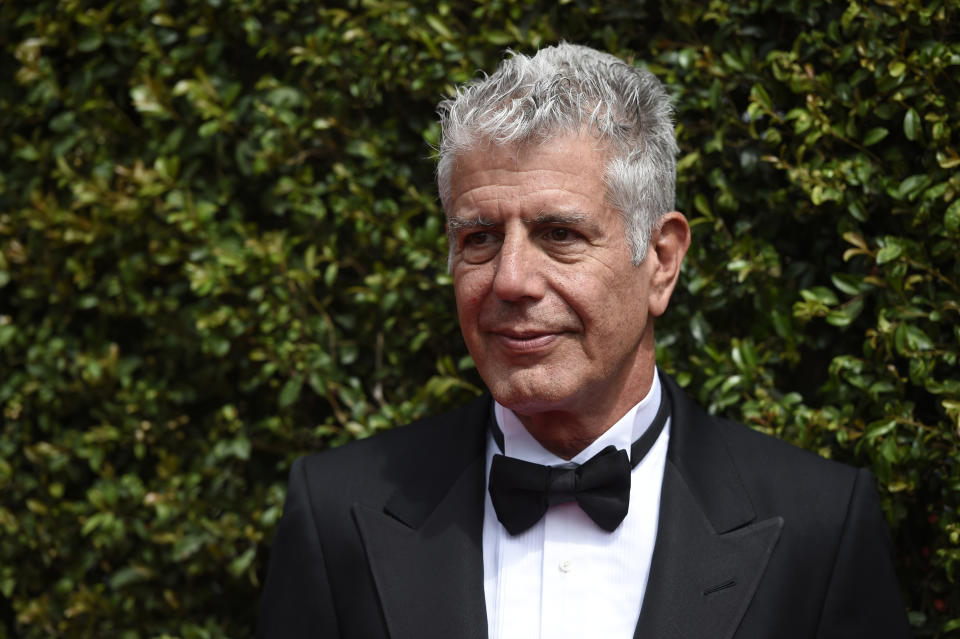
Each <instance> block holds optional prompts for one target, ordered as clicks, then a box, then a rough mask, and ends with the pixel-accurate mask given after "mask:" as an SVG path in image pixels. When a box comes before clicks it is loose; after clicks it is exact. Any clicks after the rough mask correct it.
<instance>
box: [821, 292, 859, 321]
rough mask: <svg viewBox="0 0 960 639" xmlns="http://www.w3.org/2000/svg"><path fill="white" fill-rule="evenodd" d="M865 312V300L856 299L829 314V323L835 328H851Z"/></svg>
mask: <svg viewBox="0 0 960 639" xmlns="http://www.w3.org/2000/svg"><path fill="white" fill-rule="evenodd" d="M862 311H863V299H862V298H856V299H854V300H851V301H850V302H847V303H846V304H844V305H843V306H840V307H839V308H836V309H833V310H831V311H830V312H829V313H827V318H826V319H827V323H829V324H832V325H833V326H849V325H850V324H851V323H852V322H853V320H855V319H857V317H859V315H860V313H861V312H862Z"/></svg>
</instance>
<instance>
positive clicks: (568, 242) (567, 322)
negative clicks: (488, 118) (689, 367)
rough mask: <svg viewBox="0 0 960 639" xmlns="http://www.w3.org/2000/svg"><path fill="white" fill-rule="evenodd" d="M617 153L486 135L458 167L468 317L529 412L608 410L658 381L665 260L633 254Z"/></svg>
mask: <svg viewBox="0 0 960 639" xmlns="http://www.w3.org/2000/svg"><path fill="white" fill-rule="evenodd" d="M605 159H606V157H605V154H604V153H603V151H602V149H600V148H599V143H598V142H597V141H596V140H594V139H593V138H591V137H590V136H582V137H581V136H573V135H570V136H566V137H561V138H557V139H554V140H551V141H549V142H547V143H545V144H541V145H532V146H527V147H522V148H520V149H518V148H516V147H513V146H495V145H490V146H481V147H479V148H477V149H476V150H474V151H470V152H467V153H465V154H464V155H462V156H461V157H459V158H458V159H457V163H456V165H455V168H454V171H453V174H452V180H451V187H452V188H451V198H450V201H449V210H448V226H449V231H450V236H451V242H452V262H451V265H452V270H453V278H454V290H455V293H456V299H457V311H458V313H459V316H460V327H461V330H462V331H463V337H464V340H465V341H466V344H467V348H468V349H469V350H470V354H471V355H472V356H473V359H474V361H475V362H476V364H477V368H478V369H479V372H480V375H481V377H483V379H484V381H485V382H486V383H487V386H488V387H489V388H490V390H491V392H492V393H493V396H494V397H495V398H496V399H497V401H499V402H500V403H502V404H503V405H505V406H507V407H508V408H511V409H512V410H514V411H515V412H517V413H518V414H520V415H521V416H529V415H533V414H537V413H544V412H548V411H563V412H572V413H578V414H581V415H586V414H589V413H590V412H591V411H593V412H597V411H599V412H601V413H603V412H605V411H607V410H608V409H611V408H612V405H611V402H613V403H616V404H620V403H622V400H623V399H624V398H629V399H630V401H629V403H627V404H626V405H625V406H626V407H629V406H631V405H632V404H633V403H636V402H637V401H639V400H640V399H641V398H642V397H643V394H644V393H645V392H646V391H647V389H648V388H649V382H650V379H651V376H652V371H653V322H652V321H651V320H650V318H649V317H648V307H649V299H648V298H649V296H650V290H651V287H650V282H651V275H652V273H653V269H654V268H655V267H652V266H650V262H651V259H650V257H649V256H648V258H647V260H645V261H644V263H643V264H641V265H640V266H639V267H635V266H633V265H632V264H631V254H630V248H629V245H628V244H627V241H626V236H625V230H624V223H623V220H622V219H621V217H620V215H619V213H618V212H617V211H616V210H614V209H613V208H611V207H610V206H609V205H608V204H607V201H606V198H605V194H606V186H605V185H604V182H603V177H602V176H603V170H604V166H605ZM624 410H625V409H624Z"/></svg>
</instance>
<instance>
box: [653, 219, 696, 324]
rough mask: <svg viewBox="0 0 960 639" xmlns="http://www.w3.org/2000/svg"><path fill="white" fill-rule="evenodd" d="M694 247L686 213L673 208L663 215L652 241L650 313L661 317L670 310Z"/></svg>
mask: <svg viewBox="0 0 960 639" xmlns="http://www.w3.org/2000/svg"><path fill="white" fill-rule="evenodd" d="M688 248H690V225H689V224H688V223H687V218H685V217H684V216H683V214H682V213H678V212H677V211H672V212H670V213H667V214H666V215H664V216H663V217H661V218H660V223H659V226H658V228H656V229H654V233H653V237H652V238H651V240H650V250H649V252H648V253H647V261H649V262H650V264H649V268H650V292H649V296H650V299H649V306H648V308H649V310H650V315H652V316H654V317H660V316H661V315H663V313H664V312H665V311H666V310H667V305H668V304H669V303H670V296H671V295H672V294H673V288H674V286H676V285H677V279H678V278H679V277H680V264H682V263H683V258H684V256H685V255H686V254H687V249H688Z"/></svg>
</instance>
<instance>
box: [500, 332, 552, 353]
mask: <svg viewBox="0 0 960 639" xmlns="http://www.w3.org/2000/svg"><path fill="white" fill-rule="evenodd" d="M563 333H564V331H556V332H554V331H543V330H537V331H518V330H493V331H490V332H489V334H490V335H492V336H493V338H494V340H495V341H496V343H497V344H499V345H500V346H501V347H502V348H504V349H505V350H507V351H512V352H514V353H518V354H530V353H536V352H538V351H541V350H543V349H545V348H547V347H549V346H550V345H551V344H553V343H554V342H555V341H557V340H558V339H560V336H561V335H562V334H563Z"/></svg>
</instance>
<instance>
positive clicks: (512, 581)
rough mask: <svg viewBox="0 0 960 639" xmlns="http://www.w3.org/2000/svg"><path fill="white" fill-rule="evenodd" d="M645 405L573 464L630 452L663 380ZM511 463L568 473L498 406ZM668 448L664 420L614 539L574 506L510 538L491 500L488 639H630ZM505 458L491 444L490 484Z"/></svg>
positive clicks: (486, 531) (486, 532)
mask: <svg viewBox="0 0 960 639" xmlns="http://www.w3.org/2000/svg"><path fill="white" fill-rule="evenodd" d="M653 379H654V381H653V384H652V385H651V387H650V391H649V392H648V393H647V396H646V397H644V398H643V399H642V400H641V401H640V403H638V404H637V405H635V406H634V407H633V408H631V409H630V410H629V411H627V414H626V415H624V416H623V417H622V418H621V419H620V420H619V421H618V422H617V423H616V424H614V425H613V426H611V427H610V428H609V429H608V430H607V431H606V432H605V433H603V435H601V436H600V437H599V438H598V439H597V440H596V441H594V442H593V443H592V444H590V445H589V446H588V447H587V448H585V449H584V450H582V451H580V453H579V454H578V455H577V456H576V457H574V458H573V459H571V460H569V461H570V462H573V463H575V464H582V463H583V462H585V461H587V460H588V459H590V458H591V457H593V456H594V455H595V454H596V453H598V452H599V451H600V450H602V449H603V448H605V447H607V446H609V445H611V444H612V445H613V446H615V447H616V448H620V449H623V450H626V451H627V454H628V455H629V453H630V446H631V445H632V444H633V442H634V441H635V440H636V439H637V438H638V437H640V435H642V434H643V432H644V431H645V430H646V429H647V428H648V427H649V426H650V423H651V422H652V421H653V418H654V416H656V414H657V410H658V409H659V407H660V396H661V392H662V390H661V386H660V379H659V377H658V376H657V375H654V378H653ZM494 415H495V417H496V420H497V423H498V424H499V426H500V429H501V430H502V431H503V442H504V454H506V455H507V456H509V457H516V458H518V459H523V460H526V461H530V462H536V463H538V464H545V465H548V466H556V465H563V464H567V463H569V462H568V461H567V460H565V459H563V458H561V457H558V456H556V455H554V454H553V453H551V452H550V451H548V450H546V449H545V448H543V446H541V445H540V443H539V442H537V440H536V439H534V438H533V436H532V435H530V433H528V432H527V430H526V428H524V427H523V425H522V424H521V423H520V420H519V419H518V418H517V416H516V415H515V414H514V413H513V412H512V411H510V410H508V409H506V408H504V407H503V406H501V405H500V404H498V403H495V404H494ZM669 438H670V420H669V419H668V420H667V423H666V424H665V426H664V428H663V432H662V433H661V434H660V436H659V438H658V439H657V441H656V443H655V444H654V445H653V447H652V448H651V449H650V451H649V452H648V453H647V455H646V456H645V457H644V458H643V460H642V461H641V462H640V463H639V464H638V465H637V467H636V468H634V469H633V471H632V473H631V476H630V482H631V488H630V508H629V510H628V512H627V516H626V518H625V519H624V520H623V522H622V523H621V524H620V526H619V527H618V528H617V529H616V530H614V531H613V532H607V531H605V530H603V529H602V528H600V527H599V526H597V525H596V524H595V523H594V522H593V520H591V519H590V518H589V517H588V516H587V515H586V514H584V512H583V511H582V510H580V507H579V506H578V505H577V504H576V502H571V503H566V504H558V505H556V506H552V507H551V508H550V509H549V510H547V514H546V515H544V517H543V519H541V520H540V521H539V522H537V523H536V524H535V525H534V526H533V527H532V528H530V529H528V530H526V531H524V532H523V533H520V534H519V535H516V536H512V535H510V533H508V532H507V531H506V529H505V528H504V527H503V526H502V525H501V524H500V522H499V521H498V520H497V514H496V512H495V511H494V509H493V504H492V503H491V502H490V493H489V491H488V492H487V496H486V504H485V507H484V515H483V575H484V576H483V588H484V594H485V598H486V605H487V626H488V629H489V637H490V639H537V638H540V639H563V638H565V637H570V638H574V637H576V638H577V639H583V638H584V637H604V639H617V638H622V639H630V638H632V637H633V633H634V630H635V629H636V625H637V619H638V617H639V616H640V605H641V603H642V602H643V595H644V592H645V590H646V586H647V577H648V575H649V572H650V560H651V557H652V555H653V544H654V541H655V540H656V536H657V519H658V514H659V509H660V488H661V485H662V483H663V469H664V464H665V463H666V458H667V442H668V440H669ZM499 452H500V449H499V448H498V446H497V444H496V443H495V442H494V440H493V436H492V435H491V436H489V437H488V440H487V478H488V481H489V476H490V463H491V461H492V460H493V456H494V454H496V453H499Z"/></svg>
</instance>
